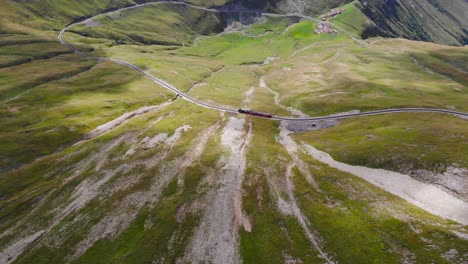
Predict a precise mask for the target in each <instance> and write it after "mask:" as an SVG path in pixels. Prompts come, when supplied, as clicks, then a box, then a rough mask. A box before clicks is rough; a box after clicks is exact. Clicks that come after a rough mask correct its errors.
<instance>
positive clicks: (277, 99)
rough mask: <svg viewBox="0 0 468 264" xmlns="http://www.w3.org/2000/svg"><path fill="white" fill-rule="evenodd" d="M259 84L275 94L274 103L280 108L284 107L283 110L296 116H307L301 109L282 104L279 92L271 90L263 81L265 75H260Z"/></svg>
mask: <svg viewBox="0 0 468 264" xmlns="http://www.w3.org/2000/svg"><path fill="white" fill-rule="evenodd" d="M259 86H260V87H261V88H265V89H267V90H268V91H269V92H270V93H272V94H273V95H274V96H275V97H274V99H275V104H276V105H277V106H279V107H281V108H282V109H284V110H286V111H288V112H290V113H291V114H292V115H295V116H298V117H308V115H306V114H304V113H303V112H302V111H300V110H297V109H294V108H292V107H287V106H284V105H282V104H281V102H280V94H279V93H278V92H276V91H273V90H272V89H270V87H268V85H267V84H266V82H265V76H262V77H261V78H260V84H259Z"/></svg>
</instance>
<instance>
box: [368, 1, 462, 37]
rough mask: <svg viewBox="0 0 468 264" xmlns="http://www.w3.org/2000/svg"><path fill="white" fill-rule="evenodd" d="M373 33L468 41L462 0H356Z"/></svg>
mask: <svg viewBox="0 0 468 264" xmlns="http://www.w3.org/2000/svg"><path fill="white" fill-rule="evenodd" d="M359 2H360V3H361V8H362V11H363V12H364V14H366V16H368V17H369V18H370V19H371V20H372V21H374V23H375V24H376V25H377V27H378V29H377V34H379V35H383V36H390V37H404V38H407V39H412V40H423V41H431V42H435V43H440V44H448V45H466V44H467V43H468V16H467V10H468V2H467V1H465V0H444V1H441V0H417V1H416V0H406V1H400V0H360V1H359Z"/></svg>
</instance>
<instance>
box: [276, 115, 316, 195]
mask: <svg viewBox="0 0 468 264" xmlns="http://www.w3.org/2000/svg"><path fill="white" fill-rule="evenodd" d="M289 133H290V132H289V131H288V129H287V128H286V122H281V125H280V134H279V137H277V138H276V140H277V141H278V142H279V143H280V144H281V145H283V146H284V147H285V148H286V150H287V151H288V153H289V156H291V158H292V159H293V161H294V163H295V164H296V166H297V167H298V168H299V171H300V172H301V173H302V174H303V175H304V177H305V178H306V180H307V181H308V182H309V183H310V184H311V185H312V186H313V187H314V188H315V189H316V190H317V191H319V192H321V190H320V187H319V185H318V184H317V182H315V180H314V178H313V177H312V174H311V173H310V171H309V169H308V168H307V165H306V164H305V163H304V161H302V160H301V159H300V158H299V146H298V145H297V144H296V142H295V141H294V140H293V139H292V138H291V137H290V136H289Z"/></svg>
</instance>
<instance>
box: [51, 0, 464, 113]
mask: <svg viewBox="0 0 468 264" xmlns="http://www.w3.org/2000/svg"><path fill="white" fill-rule="evenodd" d="M159 3H172V4H178V5H185V6H189V7H192V8H196V9H199V10H204V11H209V12H217V13H220V12H224V13H226V12H243V11H244V12H245V10H218V9H210V8H204V7H200V6H196V5H192V4H188V3H184V2H174V1H155V2H147V3H144V4H139V5H134V6H129V7H124V8H121V9H117V10H113V11H109V12H105V13H101V14H98V15H96V16H93V17H90V18H88V19H86V20H84V21H80V22H76V23H72V24H70V25H68V26H67V27H65V28H64V29H62V30H61V31H60V33H59V34H58V40H59V41H60V43H61V44H62V45H64V46H66V47H68V48H70V49H71V50H73V51H74V52H75V53H76V54H78V55H80V56H83V57H86V58H90V59H94V60H96V61H111V62H113V63H117V64H120V65H123V66H126V67H128V68H131V69H133V70H135V71H138V72H140V73H142V74H143V75H145V76H146V77H147V78H149V79H151V80H152V81H153V82H155V83H157V84H159V85H161V86H162V87H164V88H166V89H168V90H170V91H171V92H173V93H175V94H176V95H177V96H179V97H181V98H183V99H185V100H187V101H189V102H191V103H193V104H196V105H199V106H202V107H205V108H209V109H213V110H217V111H222V112H227V113H236V114H237V113H239V112H238V110H237V109H231V108H226V107H222V106H217V105H213V104H209V103H205V102H202V101H199V100H197V99H195V98H193V97H191V96H189V95H187V94H186V93H183V92H182V91H180V90H179V89H177V88H176V87H174V86H173V85H172V84H170V83H168V82H166V81H164V80H162V79H159V78H157V77H155V76H154V75H152V74H150V73H148V72H146V71H145V70H143V69H141V68H139V67H138V66H136V65H134V64H131V63H129V62H127V61H123V60H117V59H112V58H103V57H94V56H91V55H89V54H87V53H85V52H82V51H79V50H78V49H77V48H75V47H74V46H73V45H71V44H70V43H67V42H66V41H65V40H64V39H63V35H64V34H65V32H67V30H69V29H70V28H72V27H73V26H76V25H78V24H83V23H86V22H89V21H91V20H93V19H96V18H98V17H101V16H105V15H108V14H111V13H115V12H120V11H123V10H129V9H134V8H138V7H142V6H146V5H151V4H159ZM253 13H254V12H253ZM262 14H263V15H267V16H277V17H300V18H304V19H309V20H313V21H318V20H317V19H315V18H313V17H310V16H305V15H302V14H273V13H262ZM328 23H329V24H331V25H332V26H334V27H336V28H338V27H337V26H335V25H334V24H333V23H330V22H328ZM338 29H339V30H340V31H342V32H344V33H345V34H346V35H348V36H349V37H350V38H351V39H353V40H354V41H357V42H359V43H365V42H364V41H362V40H358V39H356V38H355V37H354V36H353V35H352V34H350V33H348V32H346V31H345V30H343V29H341V28H338ZM392 113H442V114H451V115H456V116H460V117H465V118H468V113H464V112H459V111H453V110H447V109H435V108H397V109H382V110H375V111H367V112H359V113H344V114H335V115H329V116H318V117H281V116H273V117H271V118H268V117H261V116H257V117H260V118H268V119H273V120H288V121H292V120H297V121H320V120H330V119H344V118H350V117H358V116H371V115H381V114H392Z"/></svg>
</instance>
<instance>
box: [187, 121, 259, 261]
mask: <svg viewBox="0 0 468 264" xmlns="http://www.w3.org/2000/svg"><path fill="white" fill-rule="evenodd" d="M244 124H245V120H244V119H237V118H235V117H231V118H230V119H229V121H228V123H227V124H226V126H225V127H224V129H223V133H222V136H221V143H222V145H223V146H224V147H226V148H227V150H228V154H227V155H226V156H224V157H223V158H222V159H221V161H220V162H221V163H222V164H223V167H222V169H221V170H220V175H219V176H218V178H217V179H216V181H217V182H216V183H217V184H218V185H217V186H218V188H215V190H213V191H211V192H210V193H209V194H208V195H207V199H206V200H207V201H208V204H207V205H206V207H205V210H204V212H203V216H202V219H201V221H200V224H199V226H198V228H197V229H196V230H195V233H194V236H193V237H192V239H191V241H190V244H189V246H188V248H187V251H186V254H185V260H187V261H188V262H196V263H226V264H229V263H240V262H241V260H240V253H239V245H238V240H239V238H238V232H237V230H238V226H239V225H243V226H244V228H245V229H246V230H247V231H250V230H251V224H250V221H249V219H248V218H247V217H245V216H244V215H243V212H242V207H241V201H242V200H241V187H242V181H243V177H244V172H245V168H246V160H245V150H246V146H247V145H248V144H249V141H250V138H251V129H250V130H249V132H248V133H247V134H246V133H245V129H244Z"/></svg>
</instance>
